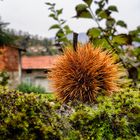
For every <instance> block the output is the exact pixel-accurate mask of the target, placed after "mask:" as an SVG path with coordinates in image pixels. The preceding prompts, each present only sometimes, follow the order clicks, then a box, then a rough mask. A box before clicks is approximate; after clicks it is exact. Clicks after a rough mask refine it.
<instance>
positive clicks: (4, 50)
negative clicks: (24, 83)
mask: <svg viewBox="0 0 140 140" xmlns="http://www.w3.org/2000/svg"><path fill="white" fill-rule="evenodd" d="M18 59H19V55H18V49H17V48H14V47H10V46H2V47H1V46H0V72H1V71H6V72H8V74H9V77H10V78H9V81H8V86H9V88H11V89H13V88H15V87H16V86H17V85H18V84H19V76H18Z"/></svg>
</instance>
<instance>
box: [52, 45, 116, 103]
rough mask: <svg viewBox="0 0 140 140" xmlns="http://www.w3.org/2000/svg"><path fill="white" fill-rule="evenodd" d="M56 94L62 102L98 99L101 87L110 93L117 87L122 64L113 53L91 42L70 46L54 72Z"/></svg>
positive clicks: (53, 81)
mask: <svg viewBox="0 0 140 140" xmlns="http://www.w3.org/2000/svg"><path fill="white" fill-rule="evenodd" d="M49 77H50V80H52V86H53V88H54V89H55V94H56V97H57V98H58V99H59V100H60V101H62V102H68V101H70V100H72V101H73V100H79V101H82V102H94V101H95V99H96V96H97V95H98V93H99V92H100V91H101V90H104V91H106V92H105V93H106V94H110V93H111V92H112V91H115V90H116V89H117V83H116V81H117V79H118V65H117V64H115V63H114V60H113V58H112V56H111V54H110V53H109V52H107V51H102V49H101V48H93V46H92V45H91V44H85V45H82V46H78V48H77V51H76V52H75V51H73V50H72V49H71V48H67V49H66V50H65V51H64V54H63V55H62V56H59V57H58V60H57V62H56V63H55V65H54V68H53V69H52V71H51V72H50V75H49Z"/></svg>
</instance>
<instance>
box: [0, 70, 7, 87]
mask: <svg viewBox="0 0 140 140" xmlns="http://www.w3.org/2000/svg"><path fill="white" fill-rule="evenodd" d="M8 80H9V75H8V73H7V72H6V71H2V72H0V85H2V86H6V85H7V84H8Z"/></svg>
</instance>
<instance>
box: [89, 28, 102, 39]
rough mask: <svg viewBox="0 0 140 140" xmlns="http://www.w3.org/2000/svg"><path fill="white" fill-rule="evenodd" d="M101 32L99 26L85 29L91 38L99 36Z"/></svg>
mask: <svg viewBox="0 0 140 140" xmlns="http://www.w3.org/2000/svg"><path fill="white" fill-rule="evenodd" d="M100 34H101V30H100V29H99V28H91V29H89V30H88V31H87V35H88V36H90V37H91V38H96V37H99V36H100Z"/></svg>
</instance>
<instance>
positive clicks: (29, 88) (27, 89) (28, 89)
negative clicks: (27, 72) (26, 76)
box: [17, 83, 46, 93]
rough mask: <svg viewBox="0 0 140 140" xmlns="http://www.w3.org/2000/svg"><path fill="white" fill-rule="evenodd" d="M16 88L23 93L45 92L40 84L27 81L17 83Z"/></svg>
mask: <svg viewBox="0 0 140 140" xmlns="http://www.w3.org/2000/svg"><path fill="white" fill-rule="evenodd" d="M17 90H19V91H21V92H24V93H32V92H34V93H46V92H45V89H44V88H43V87H41V86H34V85H33V84H29V83H21V84H20V85H18V87H17Z"/></svg>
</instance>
